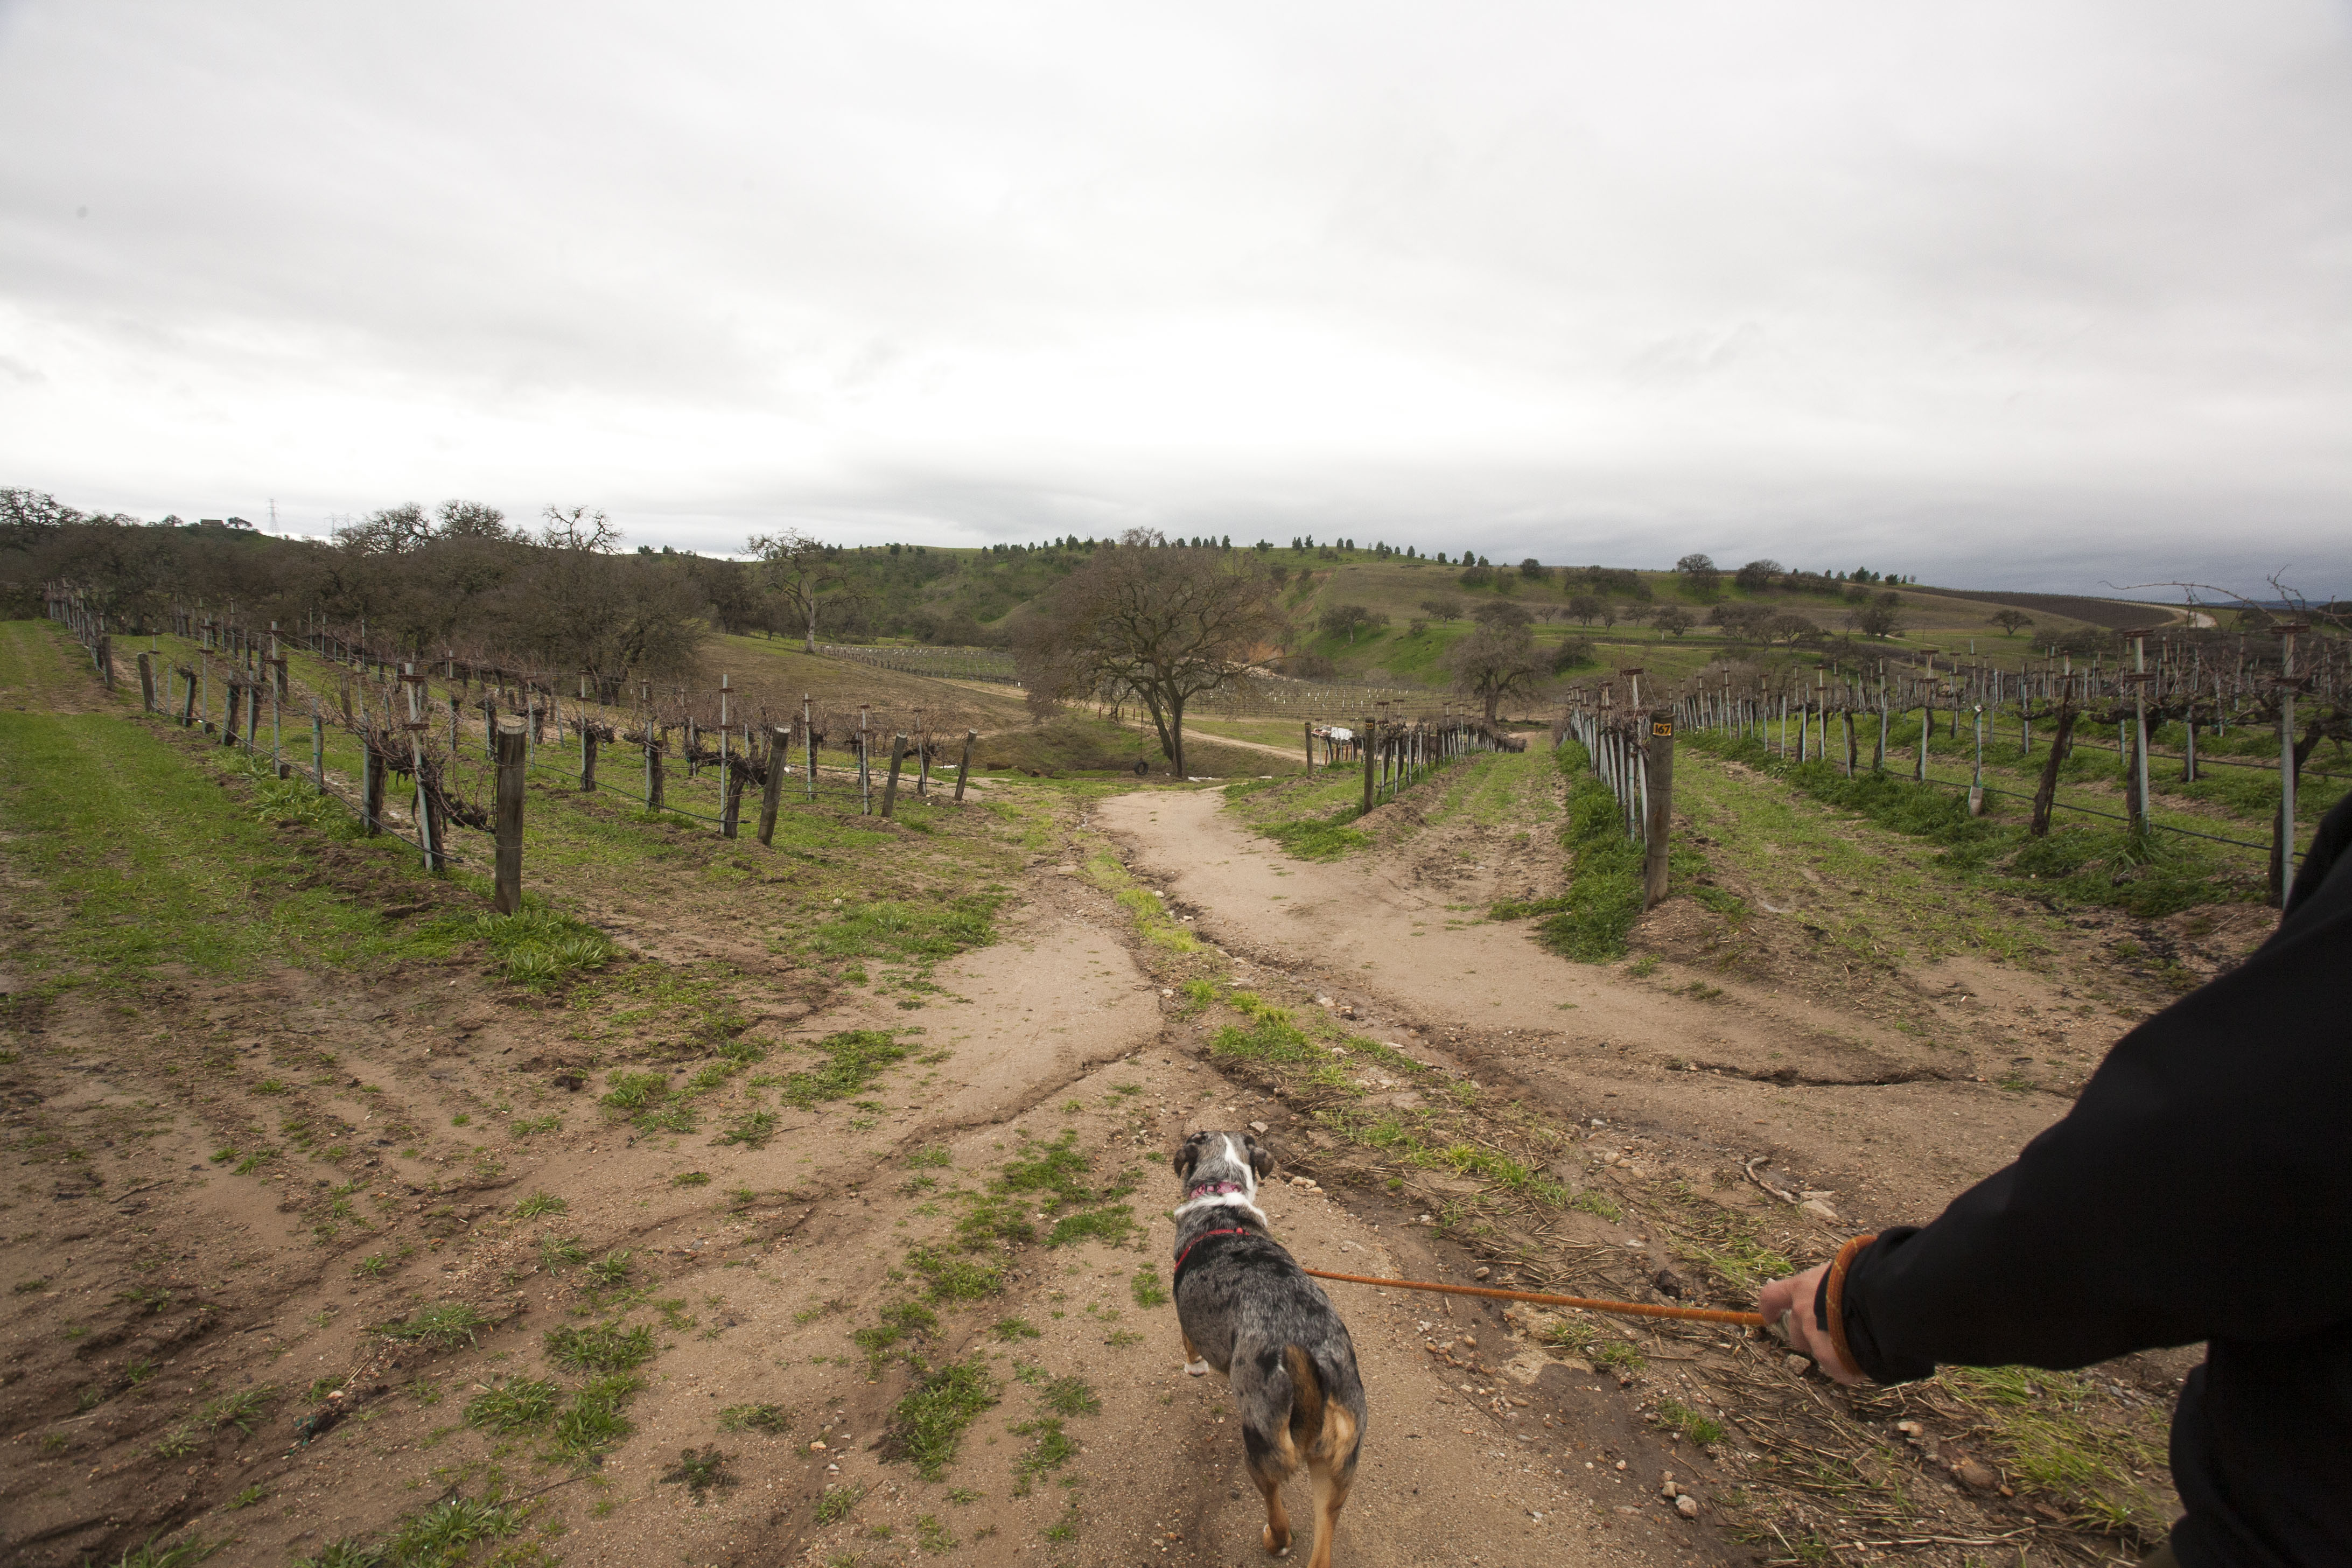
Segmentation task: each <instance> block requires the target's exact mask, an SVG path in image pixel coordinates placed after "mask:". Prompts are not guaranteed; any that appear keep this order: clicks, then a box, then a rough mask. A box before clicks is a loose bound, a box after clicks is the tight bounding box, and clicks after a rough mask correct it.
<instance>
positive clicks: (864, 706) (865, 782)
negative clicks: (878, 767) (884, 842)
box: [857, 702, 874, 816]
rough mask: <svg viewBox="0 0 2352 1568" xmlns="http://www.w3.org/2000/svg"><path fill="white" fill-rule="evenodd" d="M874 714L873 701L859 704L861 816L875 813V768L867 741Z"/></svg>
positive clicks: (858, 762) (858, 736)
mask: <svg viewBox="0 0 2352 1568" xmlns="http://www.w3.org/2000/svg"><path fill="white" fill-rule="evenodd" d="M873 714H874V705H873V704H872V703H870V702H861V703H859V704H858V705H857V815H858V816H873V815H874V769H873V766H872V759H871V757H870V756H869V754H868V751H867V741H866V731H867V729H868V721H870V720H871V719H872V718H873Z"/></svg>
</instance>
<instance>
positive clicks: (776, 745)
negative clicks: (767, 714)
mask: <svg viewBox="0 0 2352 1568" xmlns="http://www.w3.org/2000/svg"><path fill="white" fill-rule="evenodd" d="M792 756H793V732H792V731H790V730H787V729H784V728H782V726H781V725H777V726H771V727H770V729H769V731H768V782H767V784H766V785H765V786H764V787H763V788H762V789H761V791H760V842H761V844H762V845H769V844H772V843H774V842H775V838H776V808H777V807H778V806H780V805H783V802H784V769H785V767H786V766H787V765H788V764H789V763H791V762H792Z"/></svg>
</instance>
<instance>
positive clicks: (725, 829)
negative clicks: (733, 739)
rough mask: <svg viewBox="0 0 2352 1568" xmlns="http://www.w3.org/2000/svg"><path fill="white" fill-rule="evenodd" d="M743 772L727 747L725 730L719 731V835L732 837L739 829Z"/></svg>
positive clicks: (737, 759) (741, 812) (739, 762)
mask: <svg viewBox="0 0 2352 1568" xmlns="http://www.w3.org/2000/svg"><path fill="white" fill-rule="evenodd" d="M743 784H744V773H743V768H742V763H741V761H740V759H739V758H737V757H736V755H735V753H734V752H730V751H729V750H728V748H727V731H724V730H721V731H719V837H721V838H733V837H738V836H739V834H740V831H741V825H742V820H743Z"/></svg>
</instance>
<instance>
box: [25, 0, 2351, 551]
mask: <svg viewBox="0 0 2352 1568" xmlns="http://www.w3.org/2000/svg"><path fill="white" fill-rule="evenodd" d="M0 484H12V485H28V486H32V487H34V488H37V489H48V490H53V491H55V492H56V493H57V494H58V496H59V497H60V499H63V500H68V501H70V502H72V503H74V504H77V505H80V506H83V507H85V508H91V509H104V510H113V509H121V510H127V511H131V512H135V513H139V514H142V515H144V516H149V517H153V516H159V515H161V514H163V513H164V512H166V511H173V512H178V513H181V514H183V515H184V516H189V517H194V516H198V515H204V516H220V515H223V514H225V513H230V512H235V513H238V514H241V515H243V516H245V517H247V518H252V519H256V520H257V521H258V520H266V518H267V515H268V508H269V506H270V503H271V500H272V499H273V498H274V499H275V501H276V504H277V508H278V517H279V518H280V519H281V520H282V522H283V525H284V526H285V527H286V528H287V529H288V530H289V531H313V532H316V531H323V529H324V527H325V525H326V520H327V519H328V518H329V517H330V516H331V515H332V514H337V513H357V512H364V511H367V510H372V509H373V508H376V507H380V506H383V505H387V504H391V503H395V502H399V501H403V500H419V501H423V502H425V503H426V504H428V505H430V504H432V503H434V502H436V501H438V500H442V499H444V498H446V497H451V496H463V497H469V498H476V499H479V500H488V501H491V502H494V503H496V504H498V505H500V506H502V507H504V508H506V509H507V510H508V511H509V513H510V514H513V515H516V516H519V517H520V516H528V515H530V514H534V513H536V512H537V510H539V509H540V508H541V506H542V505H544V504H546V503H547V502H550V501H560V502H563V503H565V504H572V503H587V504H592V505H596V506H601V507H603V508H604V509H606V510H608V511H610V512H611V513H612V515H613V517H614V520H615V521H618V522H619V523H620V524H621V525H622V527H623V528H624V529H625V531H626V533H627V535H628V538H629V540H630V542H632V543H637V542H646V543H654V544H661V543H670V544H675V545H678V546H680V547H692V548H698V549H702V550H706V551H726V550H735V549H740V547H741V544H742V541H743V538H744V536H745V535H746V534H747V533H749V532H751V531H761V530H768V529H772V528H775V527H777V526H780V525H782V524H786V523H798V524H800V525H801V526H803V527H805V528H810V529H813V530H814V531H818V532H821V533H823V534H824V535H826V536H828V537H832V538H836V539H840V540H843V541H847V542H884V541H889V540H903V541H908V542H918V541H929V542H952V543H978V542H989V541H994V540H1005V539H1010V540H1035V539H1040V538H1044V537H1045V536H1048V535H1058V534H1061V533H1065V532H1076V533H1079V534H1082V535H1083V534H1093V535H1101V534H1105V533H1108V532H1113V531H1118V530H1119V529H1121V528H1125V527H1129V526H1132V525H1135V524H1150V525H1153V526H1158V527H1161V528H1164V529H1166V530H1168V531H1171V532H1174V533H1183V534H1191V533H1199V532H1211V533H1217V534H1231V535H1233V536H1234V538H1235V539H1236V540H1237V541H1238V540H1243V539H1255V538H1258V537H1260V536H1265V537H1270V538H1275V539H1277V540H1279V541H1282V542H1287V540H1288V539H1289V538H1290V536H1292V535H1293V534H1296V533H1299V532H1311V533H1314V534H1316V535H1317V536H1318V537H1328V536H1334V535H1340V536H1351V537H1353V538H1355V539H1357V540H1358V541H1360V542H1364V543H1370V542H1372V541H1374V540H1376V539H1379V540H1386V541H1388V542H1391V543H1396V544H1400V545H1402V544H1412V545H1415V546H1417V547H1418V548H1420V549H1421V550H1423V551H1424V552H1427V551H1434V550H1445V551H1448V552H1454V551H1459V550H1461V549H1463V548H1465V546H1466V547H1468V548H1471V549H1475V550H1478V551H1482V552H1486V553H1487V554H1489V555H1491V556H1493V557H1496V558H1497V559H1503V558H1510V559H1517V558H1518V557H1520V556H1523V555H1528V554H1534V555H1538V556H1540V557H1541V558H1543V559H1545V560H1547V561H1553V562H1571V563H1583V562H1587V561H1601V562H1604V563H1622V564H1633V565H1644V566H1662V565H1665V564H1667V563H1671V562H1672V561H1673V560H1674V558H1675V557H1676V556H1677V555H1680V554H1682V553H1683V552H1685V551H1689V550H1705V551H1707V552H1711V553H1713V554H1714V555H1715V556H1716V557H1717V559H1718V560H1719V561H1723V562H1725V563H1738V562H1739V561H1744V560H1747V559H1749V558H1751V557H1753V556H1758V555H1771V556H1775V557H1778V558H1780V559H1781V560H1783V561H1785V562H1787V563H1790V564H1791V565H1801V566H1809V567H1817V568H1825V569H1826V568H1845V567H1852V566H1855V565H1866V566H1870V567H1873V568H1875V569H1879V570H1894V571H1902V572H1912V573H1917V574H1921V575H1922V576H1924V577H1926V578H1927V580H1929V581H1931V582H1945V583H1952V584H1977V585H1983V586H1995V585H1998V586H2007V587H2018V588H2061V589H2074V590H2079V589H2095V588H2096V587H2098V586H2099V585H2100V584H2103V583H2106V584H2123V583H2130V582H2136V581H2140V580H2145V579H2158V578H2171V577H2179V576H2190V577H2200V578H2206V579H2216V580H2221V581H2224V582H2227V583H2231V584H2249V583H2254V582H2258V581H2259V580H2260V579H2261V578H2262V577H2263V575H2265V574H2269V573H2271V572H2273V571H2277V570H2281V569H2286V570H2288V571H2289V572H2290V574H2291V575H2292V577H2293V579H2294V581H2295V582H2296V583H2298V584H2301V585H2302V586H2304V587H2305V588H2306V589H2309V590H2317V591H2337V592H2352V4H2347V0H2332V3H2321V0H2309V3H2270V0H2238V3H2222V0H2214V3H2212V4H2207V5H2168V4H2155V3H2149V0H2115V3H2113V4H2104V5H2077V4H2067V3H2064V0H2032V3H2029V4H2021V5H2000V4H1993V5H1984V4H1978V5H1932V6H1931V5H1887V4H1885V0H1871V3H1867V4H1853V5H1801V4H1797V5H1791V4H1779V5H1755V4H1753V3H1752V0H1741V3H1737V4H1724V5H1623V4H1610V5H1568V4H1559V3H1547V4H1542V5H1504V4H1494V5H1478V4H1453V5H1424V6H1419V7H1412V8H1406V7H1399V6H1393V5H1367V4H1364V3H1363V0H1351V3H1349V4H1345V5H1339V4H1330V5H1316V4H1297V3H1293V4H1287V5H1264V4H1262V3H1260V4H1251V5H1236V4H1209V5H1202V4H1192V5H1183V6H1171V5H1155V6H1150V7H1142V6H1126V5H1108V4H1104V3H1102V0H1087V3H1084V4H1071V5H979V4H972V3H971V0H963V3H961V4H952V5H929V6H925V5H888V4H876V3H873V0H861V3H860V4H857V5H822V6H820V5H777V4H773V3H769V4H761V5H740V6H729V5H716V4H713V5H693V6H646V5H601V4H593V3H591V4H582V3H579V0H570V3H567V4H564V5H553V4H548V5H530V6H523V5H497V4H483V3H481V0H467V3H466V4H463V5H436V4H420V3H417V0H404V3H403V4H401V5H377V6H368V7H360V6H320V5H294V4H286V5H253V4H238V3H235V0H205V3H204V4H202V5H104V4H92V3H89V0H75V3H47V0H43V3H24V0H0Z"/></svg>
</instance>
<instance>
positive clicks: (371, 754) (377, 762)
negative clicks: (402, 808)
mask: <svg viewBox="0 0 2352 1568" xmlns="http://www.w3.org/2000/svg"><path fill="white" fill-rule="evenodd" d="M360 826H361V828H362V831H363V832H365V833H366V835H367V837H370V838H373V837H375V836H376V835H377V834H379V833H381V832H383V757H382V755H380V754H379V753H378V752H377V751H376V749H375V741H374V739H373V737H370V736H367V735H362V736H361V737H360Z"/></svg>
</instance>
